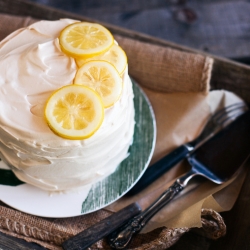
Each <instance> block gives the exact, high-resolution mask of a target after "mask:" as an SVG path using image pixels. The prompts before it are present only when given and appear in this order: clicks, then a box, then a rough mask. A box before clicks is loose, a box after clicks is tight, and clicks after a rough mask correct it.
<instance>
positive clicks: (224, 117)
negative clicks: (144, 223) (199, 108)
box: [62, 102, 247, 250]
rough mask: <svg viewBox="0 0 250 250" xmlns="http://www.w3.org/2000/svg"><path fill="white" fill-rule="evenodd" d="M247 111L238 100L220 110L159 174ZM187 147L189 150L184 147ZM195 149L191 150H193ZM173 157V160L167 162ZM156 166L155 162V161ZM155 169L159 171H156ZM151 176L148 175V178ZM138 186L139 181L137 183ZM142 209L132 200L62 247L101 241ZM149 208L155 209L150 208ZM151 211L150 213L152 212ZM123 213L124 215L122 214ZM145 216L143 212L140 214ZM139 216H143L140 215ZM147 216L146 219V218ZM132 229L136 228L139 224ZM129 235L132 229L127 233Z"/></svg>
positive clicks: (78, 246) (82, 246)
mask: <svg viewBox="0 0 250 250" xmlns="http://www.w3.org/2000/svg"><path fill="white" fill-rule="evenodd" d="M246 110H247V106H246V105H245V104H244V103H243V102H241V103H236V104H233V105H230V106H228V107H226V108H223V109H221V110H219V111H217V112H216V113H215V114H214V115H213V116H212V117H211V118H210V119H209V121H208V123H207V125H206V126H205V128H204V130H203V132H202V133H201V135H200V136H199V137H198V138H197V139H195V140H194V141H192V142H189V143H188V144H186V145H183V146H181V147H180V148H181V150H180V151H182V154H181V155H179V156H178V150H175V151H173V153H171V154H172V155H173V156H175V155H177V156H178V157H177V158H176V159H174V160H173V161H172V162H171V158H173V157H168V156H166V157H164V158H163V160H160V161H159V162H158V163H157V164H158V167H159V168H161V164H164V165H165V166H163V168H161V169H160V171H158V172H157V174H158V175H160V174H161V173H163V172H165V171H167V170H168V169H169V168H170V167H172V166H173V165H175V163H177V162H178V161H179V160H181V159H183V158H184V157H186V156H187V154H189V153H190V152H191V151H192V150H194V149H196V148H197V147H198V145H200V144H201V142H203V141H204V140H207V139H208V138H210V137H212V136H213V135H214V134H215V133H217V131H219V130H220V129H221V128H224V127H225V126H226V125H228V123H230V122H231V121H233V120H234V119H236V118H237V117H238V116H240V115H241V114H243V113H244V112H245V111H246ZM185 148H186V149H187V150H185ZM191 149H192V150H191ZM183 152H184V153H183ZM168 160H170V163H169V162H168ZM155 165H156V164H155ZM151 168H153V169H154V165H153V166H151V167H150V168H149V169H151ZM154 171H156V170H154ZM148 173H150V172H148V170H147V171H146V172H145V173H144V175H145V174H146V175H147V174H148ZM144 175H143V176H142V179H144ZM151 175H152V176H153V177H152V178H151V179H150V178H149V181H151V182H153V181H154V180H155V178H156V177H155V175H154V172H152V174H151ZM147 178H148V177H147ZM147 181H148V179H146V180H145V182H144V185H149V184H150V183H151V182H150V183H148V182H147ZM136 185H137V184H136ZM140 211H141V207H140V206H139V205H138V204H136V203H132V204H131V205H130V206H128V207H126V208H124V209H122V210H120V211H119V212H116V213H114V214H113V215H111V216H109V217H107V218H106V219H104V220H101V221H99V222H98V223H96V224H94V225H93V226H91V227H89V228H87V229H85V230H84V231H82V232H80V233H79V234H77V235H75V236H74V237H72V238H70V239H68V240H67V241H65V242H64V243H63V245H62V246H63V249H72V250H73V249H87V248H88V247H90V246H91V245H92V244H94V243H95V242H97V241H98V240H100V239H102V238H104V237H106V236H107V235H110V234H111V233H112V232H114V231H115V230H117V229H118V228H119V227H120V226H121V225H124V223H126V222H128V221H129V220H130V219H131V218H133V217H134V216H135V215H136V214H139V213H140ZM150 211H152V210H151V209H150ZM145 212H146V211H144V212H143V214H144V215H145V216H146V217H147V219H149V218H150V216H148V215H149V214H148V213H147V212H146V214H145ZM150 214H151V213H150ZM121 215H122V216H121ZM141 215H142V214H141ZM141 215H140V217H141ZM144 219H145V218H144ZM133 231H136V225H135V228H134V229H133ZM128 233H129V234H130V233H131V232H128ZM111 238H112V235H110V236H109V240H111ZM110 244H111V245H116V246H115V248H117V249H119V248H118V247H119V246H118V245H119V244H118V245H117V244H115V242H114V241H113V243H112V240H111V242H110ZM122 248H124V244H121V249H122Z"/></svg>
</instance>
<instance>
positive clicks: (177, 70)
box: [115, 36, 213, 93]
mask: <svg viewBox="0 0 250 250" xmlns="http://www.w3.org/2000/svg"><path fill="white" fill-rule="evenodd" d="M115 38H116V40H117V41H118V43H119V45H121V47H122V48H123V49H124V50H125V52H126V54H127V56H128V66H129V74H131V76H133V77H134V78H135V80H137V81H138V82H139V83H140V84H141V85H143V86H144V87H147V88H150V89H153V90H155V91H163V92H169V93H171V92H202V93H208V91H209V89H208V87H209V82H210V76H211V70H212V65H213V59H212V58H209V57H204V56H202V55H198V54H196V55H194V54H191V53H187V52H181V51H178V50H174V49H170V48H164V47H160V46H157V45H153V44H148V43H144V42H141V41H136V40H132V39H129V38H125V37H120V36H115Z"/></svg>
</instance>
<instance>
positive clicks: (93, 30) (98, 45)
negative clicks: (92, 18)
mask: <svg viewBox="0 0 250 250" xmlns="http://www.w3.org/2000/svg"><path fill="white" fill-rule="evenodd" d="M59 43H60V45H61V49H62V51H64V52H65V53H66V54H67V55H69V56H72V57H74V58H88V57H93V56H96V55H99V54H101V53H104V52H105V51H107V50H108V49H109V48H110V47H111V46H112V45H113V43H114V38H113V36H112V34H111V33H110V32H109V30H107V29H106V28H105V27H103V26H102V25H100V24H97V23H88V22H77V23H73V24H70V25H68V26H67V27H65V28H64V29H63V30H62V31H61V33H60V36H59Z"/></svg>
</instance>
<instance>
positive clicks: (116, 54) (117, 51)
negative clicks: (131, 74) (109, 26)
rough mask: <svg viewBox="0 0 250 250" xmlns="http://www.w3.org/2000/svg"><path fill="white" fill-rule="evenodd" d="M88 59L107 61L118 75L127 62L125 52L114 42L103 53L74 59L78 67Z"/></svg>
mask: <svg viewBox="0 0 250 250" xmlns="http://www.w3.org/2000/svg"><path fill="white" fill-rule="evenodd" d="M90 60H104V61H107V62H109V63H111V64H113V65H114V66H115V68H116V69H117V71H118V72H119V74H120V75H122V74H123V72H124V70H125V68H126V66H127V63H128V62H127V56H126V53H125V52H124V50H123V49H122V48H121V47H120V46H119V45H117V44H115V43H114V44H113V46H112V47H111V48H110V49H109V50H108V51H106V52H105V53H103V54H100V55H98V56H94V57H92V58H88V59H76V64H77V66H78V67H81V66H82V65H83V64H84V63H86V62H87V61H90Z"/></svg>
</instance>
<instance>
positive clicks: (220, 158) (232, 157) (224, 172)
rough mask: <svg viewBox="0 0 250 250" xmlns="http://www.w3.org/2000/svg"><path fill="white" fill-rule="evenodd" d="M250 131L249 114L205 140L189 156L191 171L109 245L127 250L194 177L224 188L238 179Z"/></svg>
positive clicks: (117, 233) (116, 233)
mask: <svg viewBox="0 0 250 250" xmlns="http://www.w3.org/2000/svg"><path fill="white" fill-rule="evenodd" d="M223 123H224V122H223ZM249 131H250V111H248V112H245V113H244V114H242V115H241V116H240V117H238V118H237V119H236V121H234V122H232V123H230V124H229V125H228V126H227V127H226V128H224V129H222V130H221V131H220V132H219V133H217V134H216V135H215V136H213V137H211V138H209V140H206V142H205V143H203V144H202V145H201V146H200V147H198V148H197V149H196V150H195V151H194V152H192V154H190V155H188V157H187V160H188V162H189V164H190V166H191V169H190V170H189V171H188V172H186V173H185V174H183V175H182V176H181V177H179V178H178V179H176V181H175V182H174V184H172V185H171V186H170V187H169V188H168V189H167V190H166V191H165V192H163V193H162V194H161V195H160V196H159V197H158V198H157V199H156V200H155V201H154V202H153V203H152V204H151V205H150V206H149V207H148V208H146V209H145V210H144V211H143V212H141V213H140V214H139V215H137V216H135V217H133V218H132V219H131V220H129V221H128V222H126V223H125V224H124V225H123V226H121V227H120V228H118V229H116V230H114V231H113V232H112V233H111V234H110V235H109V236H108V238H107V240H108V243H109V245H110V246H111V247H112V248H115V249H124V248H125V247H126V246H127V245H128V244H129V242H130V240H131V238H132V237H133V235H134V234H136V233H138V232H140V231H141V230H142V228H143V227H144V226H145V225H146V224H147V222H148V221H149V220H150V219H151V218H152V217H153V216H154V215H155V214H156V213H157V212H158V211H159V210H160V209H162V208H163V207H164V206H166V205H167V204H168V203H170V202H171V201H172V200H173V198H174V197H175V196H176V195H177V194H179V193H180V192H181V191H182V190H183V189H184V188H185V187H186V186H187V184H188V182H189V181H190V180H191V179H192V178H193V177H195V176H203V177H205V178H206V179H208V180H210V181H212V182H214V183H216V184H222V183H224V182H226V181H228V180H229V179H230V178H232V177H233V176H236V174H237V173H239V170H240V167H241V166H243V164H244V162H245V161H246V160H247V159H248V158H249V156H250V140H249V136H248V135H249Z"/></svg>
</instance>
